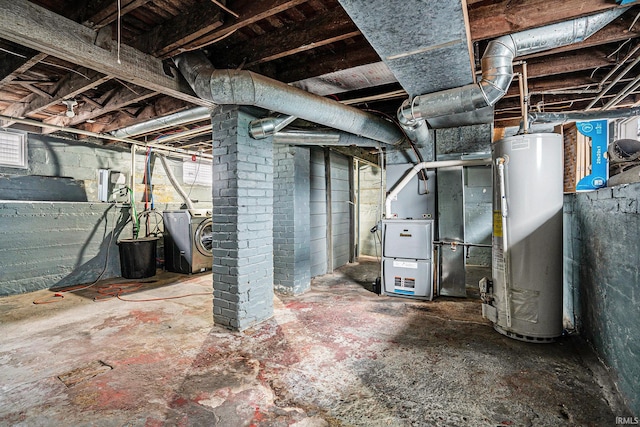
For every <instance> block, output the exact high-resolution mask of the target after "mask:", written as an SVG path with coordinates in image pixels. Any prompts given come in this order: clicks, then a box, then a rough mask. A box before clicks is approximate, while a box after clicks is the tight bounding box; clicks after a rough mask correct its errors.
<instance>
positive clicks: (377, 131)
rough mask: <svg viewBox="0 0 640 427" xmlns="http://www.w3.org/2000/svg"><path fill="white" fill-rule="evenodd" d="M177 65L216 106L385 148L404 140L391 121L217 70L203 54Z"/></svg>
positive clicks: (271, 82)
mask: <svg viewBox="0 0 640 427" xmlns="http://www.w3.org/2000/svg"><path fill="white" fill-rule="evenodd" d="M174 62H175V63H176V65H177V66H178V69H179V70H180V72H181V73H182V75H183V76H184V77H185V78H186V80H187V82H189V84H190V85H191V87H192V88H193V90H194V92H195V93H196V94H197V95H198V96H199V97H200V98H203V99H208V100H211V101H213V102H214V103H216V104H231V105H253V106H256V107H260V108H264V109H266V110H270V111H278V112H280V113H283V114H286V115H289V116H295V117H300V118H302V119H305V120H308V121H311V122H314V123H319V124H322V125H325V126H329V127H332V128H335V129H340V130H343V131H345V132H349V133H353V134H356V135H360V136H364V137H366V138H370V139H373V140H376V141H380V142H384V143H386V144H399V143H400V142H402V141H403V139H404V135H403V133H402V132H401V130H400V129H398V127H397V126H395V125H394V124H393V123H391V122H390V121H387V120H384V119H382V118H380V117H377V116H374V115H372V114H369V113H366V112H364V111H362V110H359V109H357V108H354V107H349V106H347V105H343V104H340V103H339V102H337V101H334V100H332V99H329V98H324V97H321V96H318V95H314V94H312V93H309V92H305V91H303V90H301V89H298V88H295V87H293V86H289V85H287V84H285V83H282V82H279V81H277V80H273V79H270V78H268V77H264V76H261V75H259V74H255V73H252V72H251V71H244V70H216V69H215V68H213V66H212V65H211V63H210V62H209V61H208V60H207V59H206V57H205V56H204V55H203V54H201V53H196V52H188V53H184V54H182V55H179V56H177V57H175V58H174Z"/></svg>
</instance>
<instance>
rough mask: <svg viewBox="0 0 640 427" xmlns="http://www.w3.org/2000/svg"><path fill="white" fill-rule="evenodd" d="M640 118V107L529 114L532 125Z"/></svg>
mask: <svg viewBox="0 0 640 427" xmlns="http://www.w3.org/2000/svg"><path fill="white" fill-rule="evenodd" d="M635 116H640V107H633V108H621V109H619V110H599V111H573V112H567V113H529V122H530V123H565V122H575V121H580V120H599V119H621V118H623V117H635Z"/></svg>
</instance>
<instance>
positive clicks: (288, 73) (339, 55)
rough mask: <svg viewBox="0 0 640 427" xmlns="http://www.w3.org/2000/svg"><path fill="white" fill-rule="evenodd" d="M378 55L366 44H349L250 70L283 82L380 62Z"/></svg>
mask: <svg viewBox="0 0 640 427" xmlns="http://www.w3.org/2000/svg"><path fill="white" fill-rule="evenodd" d="M380 61H381V60H380V56H378V54H377V53H376V51H375V50H373V48H372V47H371V46H369V45H368V44H364V43H363V44H361V45H359V46H357V45H356V46H353V45H352V46H349V47H348V48H347V47H345V48H342V49H340V50H336V51H333V52H331V53H325V54H319V55H313V56H311V57H309V56H306V55H296V56H291V57H287V62H286V63H285V64H280V63H279V62H278V61H274V62H267V63H264V64H259V65H257V66H254V67H251V70H252V71H255V72H258V73H261V74H264V75H266V76H268V77H271V78H274V79H276V80H280V81H282V82H285V83H291V82H296V81H298V80H304V79H308V78H310V77H317V76H321V75H324V74H329V73H333V72H334V71H340V70H346V69H349V68H353V67H358V66H360V65H366V64H371V63H374V62H380Z"/></svg>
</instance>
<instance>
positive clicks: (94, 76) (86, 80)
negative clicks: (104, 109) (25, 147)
mask: <svg viewBox="0 0 640 427" xmlns="http://www.w3.org/2000/svg"><path fill="white" fill-rule="evenodd" d="M110 79H111V77H109V76H105V75H104V74H100V73H97V72H95V71H92V70H86V69H83V70H80V71H79V74H78V73H69V74H67V75H66V76H65V77H64V78H63V79H62V80H60V81H59V82H58V83H57V84H56V86H55V87H54V88H53V91H52V93H53V95H49V94H47V96H45V95H43V94H40V95H38V94H35V95H32V96H29V97H28V98H29V99H27V100H25V101H26V102H25V103H22V104H14V105H13V106H12V107H9V108H8V109H7V110H5V111H4V114H5V115H10V116H13V117H25V116H29V115H32V114H36V113H39V112H41V111H43V110H45V109H47V108H49V107H51V106H53V105H56V104H59V103H60V102H62V100H64V99H69V98H73V97H75V96H76V95H79V94H81V93H83V92H85V91H87V90H88V89H91V88H93V87H96V86H99V85H101V84H102V83H105V82H107V81H109V80H110Z"/></svg>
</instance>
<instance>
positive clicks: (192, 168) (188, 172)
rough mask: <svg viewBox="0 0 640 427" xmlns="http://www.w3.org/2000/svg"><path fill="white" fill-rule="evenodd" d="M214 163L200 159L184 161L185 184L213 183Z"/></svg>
mask: <svg viewBox="0 0 640 427" xmlns="http://www.w3.org/2000/svg"><path fill="white" fill-rule="evenodd" d="M211 167H212V164H211V162H209V161H206V160H202V159H198V160H196V161H193V160H185V161H184V163H182V182H184V183H185V185H194V184H199V185H209V186H210V185H211V182H212V171H211Z"/></svg>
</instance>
